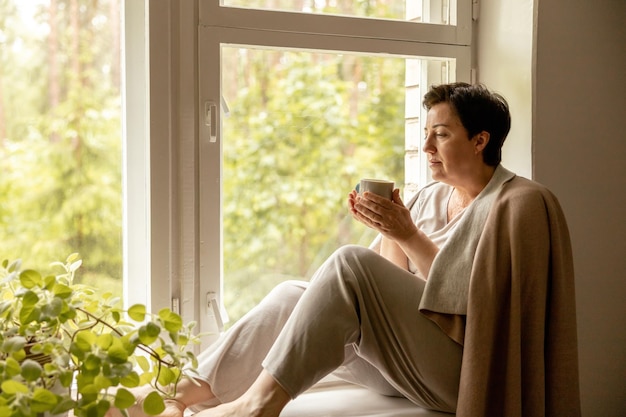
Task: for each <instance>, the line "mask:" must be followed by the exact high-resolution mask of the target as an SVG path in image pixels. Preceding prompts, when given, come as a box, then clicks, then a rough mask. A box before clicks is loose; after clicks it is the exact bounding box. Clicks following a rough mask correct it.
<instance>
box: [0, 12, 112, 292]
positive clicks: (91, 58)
mask: <svg viewBox="0 0 626 417" xmlns="http://www.w3.org/2000/svg"><path fill="white" fill-rule="evenodd" d="M119 1H120V0H102V1H98V2H78V1H75V0H47V1H46V0H39V1H22V0H13V1H3V2H0V48H1V49H0V166H1V167H2V168H1V170H2V171H1V172H2V175H0V194H1V195H2V196H3V198H2V203H0V236H2V243H1V253H0V257H1V258H2V259H16V258H21V259H22V260H23V262H24V264H25V265H26V266H27V267H33V268H41V269H42V270H45V271H51V270H50V268H49V264H50V262H53V261H59V260H65V258H66V257H67V256H68V255H69V254H70V253H73V252H78V253H79V254H80V256H81V258H82V259H83V267H82V268H81V271H80V274H79V277H80V279H82V280H83V281H84V282H89V283H91V284H96V283H97V285H98V286H100V287H102V288H108V289H112V290H113V291H114V292H115V293H116V294H118V295H119V294H121V275H122V250H121V224H122V221H121V219H122V212H121V207H122V205H121V195H122V194H121V134H120V132H121V122H120V107H121V106H120V57H119V53H120V4H119Z"/></svg>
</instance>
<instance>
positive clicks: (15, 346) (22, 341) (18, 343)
mask: <svg viewBox="0 0 626 417" xmlns="http://www.w3.org/2000/svg"><path fill="white" fill-rule="evenodd" d="M24 346H26V338H25V337H22V336H13V337H9V338H7V339H5V340H4V342H3V343H2V351H3V352H17V351H18V350H21V349H24Z"/></svg>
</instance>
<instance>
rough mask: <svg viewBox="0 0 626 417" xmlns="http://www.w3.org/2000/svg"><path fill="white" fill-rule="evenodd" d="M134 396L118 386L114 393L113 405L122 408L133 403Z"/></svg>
mask: <svg viewBox="0 0 626 417" xmlns="http://www.w3.org/2000/svg"><path fill="white" fill-rule="evenodd" d="M135 401H136V400H135V396H134V395H133V394H132V392H130V391H129V390H127V389H125V388H120V389H118V390H117V392H116V393H115V402H114V404H115V407H117V408H119V409H121V410H123V409H126V408H128V407H130V406H132V405H133V404H135Z"/></svg>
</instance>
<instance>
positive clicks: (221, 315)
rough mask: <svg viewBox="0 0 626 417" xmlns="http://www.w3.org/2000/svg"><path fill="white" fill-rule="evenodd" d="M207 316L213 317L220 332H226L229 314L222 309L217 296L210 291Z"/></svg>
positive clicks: (207, 300)
mask: <svg viewBox="0 0 626 417" xmlns="http://www.w3.org/2000/svg"><path fill="white" fill-rule="evenodd" d="M206 302H207V304H206V306H207V315H208V316H209V317H213V319H214V320H215V325H216V326H217V329H218V331H219V332H220V333H221V332H223V331H224V323H228V321H229V318H228V314H227V313H226V312H225V311H222V310H221V309H220V303H219V302H218V301H217V294H216V293H215V292H213V291H210V292H208V293H207V294H206Z"/></svg>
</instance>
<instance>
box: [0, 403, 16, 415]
mask: <svg viewBox="0 0 626 417" xmlns="http://www.w3.org/2000/svg"><path fill="white" fill-rule="evenodd" d="M12 415H13V409H12V407H10V406H8V405H2V406H0V417H11V416H12Z"/></svg>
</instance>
